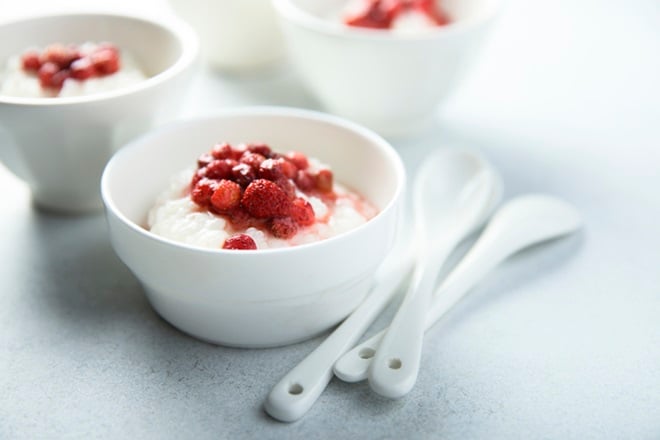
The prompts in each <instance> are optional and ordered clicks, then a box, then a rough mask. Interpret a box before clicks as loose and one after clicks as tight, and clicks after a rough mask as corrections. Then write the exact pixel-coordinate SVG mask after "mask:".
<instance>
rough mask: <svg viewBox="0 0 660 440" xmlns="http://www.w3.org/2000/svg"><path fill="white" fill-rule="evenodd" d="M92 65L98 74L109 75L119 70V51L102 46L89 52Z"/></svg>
mask: <svg viewBox="0 0 660 440" xmlns="http://www.w3.org/2000/svg"><path fill="white" fill-rule="evenodd" d="M90 58H91V62H92V65H93V66H94V69H95V70H96V73H97V74H98V75H100V76H104V75H111V74H113V73H116V72H117V71H118V70H119V67H120V66H119V64H120V63H119V52H118V51H117V50H113V49H112V48H109V47H103V48H100V49H97V50H95V51H94V52H92V53H91V54H90Z"/></svg>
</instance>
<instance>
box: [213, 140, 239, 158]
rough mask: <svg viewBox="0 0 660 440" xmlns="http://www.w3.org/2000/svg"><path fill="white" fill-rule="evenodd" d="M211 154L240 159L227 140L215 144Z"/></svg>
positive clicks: (216, 156) (217, 156)
mask: <svg viewBox="0 0 660 440" xmlns="http://www.w3.org/2000/svg"><path fill="white" fill-rule="evenodd" d="M211 155H212V156H213V157H214V158H216V159H238V158H237V157H236V156H235V154H234V149H233V148H232V147H231V145H229V144H228V143H226V142H224V143H222V144H216V145H214V146H213V149H212V150H211ZM239 157H240V156H239Z"/></svg>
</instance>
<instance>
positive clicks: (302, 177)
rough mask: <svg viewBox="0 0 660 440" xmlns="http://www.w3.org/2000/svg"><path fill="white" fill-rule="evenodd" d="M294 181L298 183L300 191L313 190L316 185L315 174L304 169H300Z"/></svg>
mask: <svg viewBox="0 0 660 440" xmlns="http://www.w3.org/2000/svg"><path fill="white" fill-rule="evenodd" d="M294 182H296V185H297V186H298V188H299V189H300V191H304V192H308V191H311V190H313V189H314V187H315V186H316V180H315V179H314V176H312V175H311V174H310V173H308V172H307V171H303V170H298V172H297V173H296V177H295V179H294Z"/></svg>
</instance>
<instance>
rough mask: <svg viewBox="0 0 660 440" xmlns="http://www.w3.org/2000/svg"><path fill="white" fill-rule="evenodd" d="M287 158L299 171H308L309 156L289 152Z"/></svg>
mask: <svg viewBox="0 0 660 440" xmlns="http://www.w3.org/2000/svg"><path fill="white" fill-rule="evenodd" d="M286 158H287V159H288V160H289V162H291V163H293V164H294V165H295V166H296V168H298V169H299V170H306V169H307V168H308V167H309V160H308V159H307V156H305V155H304V154H303V153H300V152H298V151H289V152H288V153H287V154H286Z"/></svg>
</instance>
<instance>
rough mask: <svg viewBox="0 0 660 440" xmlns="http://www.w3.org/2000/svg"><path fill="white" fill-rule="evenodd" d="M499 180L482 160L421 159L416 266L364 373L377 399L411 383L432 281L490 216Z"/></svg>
mask: <svg viewBox="0 0 660 440" xmlns="http://www.w3.org/2000/svg"><path fill="white" fill-rule="evenodd" d="M498 182H499V177H498V176H497V174H496V173H495V172H494V171H493V169H492V167H491V166H490V165H488V164H487V163H486V162H485V161H484V160H483V159H481V157H479V156H477V155H475V154H472V153H468V152H465V151H461V150H440V151H438V152H437V153H435V154H432V155H431V156H429V157H428V158H426V159H425V160H424V163H423V164H422V166H421V168H420V170H419V172H418V174H417V178H416V179H415V186H414V187H413V213H414V218H415V234H416V239H417V242H418V243H419V245H418V247H419V252H418V258H417V264H416V266H415V271H414V273H413V278H412V282H411V284H410V286H409V288H408V292H407V293H406V296H405V298H404V300H403V302H402V304H401V306H400V308H399V310H398V311H397V313H396V315H395V316H394V319H393V320H392V323H391V324H390V327H389V329H388V331H387V333H386V334H385V336H383V339H382V340H381V343H380V346H379V347H378V352H377V353H376V355H375V356H374V359H373V362H372V363H371V369H370V371H369V384H370V385H371V388H372V389H373V390H374V391H376V392H377V393H378V394H381V395H383V396H385V397H390V398H395V397H400V396H401V395H403V394H405V393H407V392H408V391H409V390H410V389H411V388H412V387H413V385H414V384H415V380H416V379H417V372H418V370H419V361H420V358H421V353H422V341H423V339H424V329H425V327H424V319H425V317H426V313H427V311H428V308H429V306H430V304H431V297H432V291H433V287H434V286H435V281H436V279H437V277H438V272H439V270H440V268H441V267H442V266H443V265H444V263H445V261H446V259H447V257H448V255H449V254H450V253H451V251H452V250H453V249H454V248H455V247H456V245H457V244H458V243H459V242H461V241H462V240H463V239H464V238H465V237H466V236H467V235H468V234H469V233H470V232H471V231H473V230H474V228H475V227H476V226H480V225H481V224H482V223H483V221H484V213H488V214H490V212H492V210H491V209H490V208H491V206H490V201H491V195H492V193H493V190H494V188H495V187H496V186H498V185H499V183H498Z"/></svg>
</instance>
